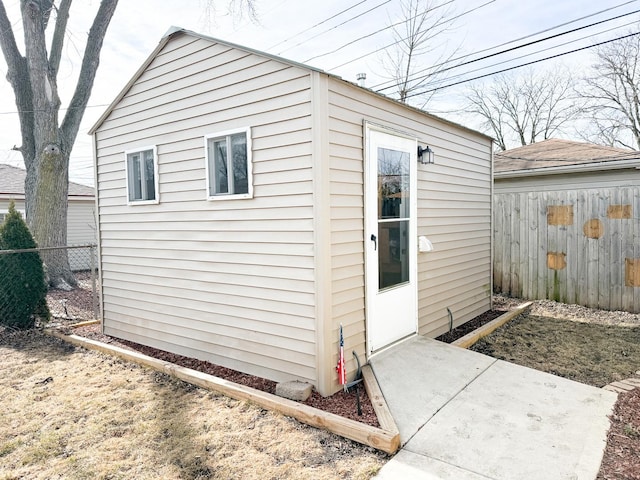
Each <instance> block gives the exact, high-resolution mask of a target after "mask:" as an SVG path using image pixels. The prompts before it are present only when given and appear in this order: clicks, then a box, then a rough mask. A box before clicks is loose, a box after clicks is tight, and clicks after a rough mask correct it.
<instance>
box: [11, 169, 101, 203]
mask: <svg viewBox="0 0 640 480" xmlns="http://www.w3.org/2000/svg"><path fill="white" fill-rule="evenodd" d="M26 176H27V172H26V170H24V169H22V168H18V167H14V166H11V165H6V164H0V195H24V179H25V177H26ZM69 196H70V197H71V196H74V197H94V196H95V191H94V189H93V188H92V187H88V186H86V185H81V184H79V183H74V182H69Z"/></svg>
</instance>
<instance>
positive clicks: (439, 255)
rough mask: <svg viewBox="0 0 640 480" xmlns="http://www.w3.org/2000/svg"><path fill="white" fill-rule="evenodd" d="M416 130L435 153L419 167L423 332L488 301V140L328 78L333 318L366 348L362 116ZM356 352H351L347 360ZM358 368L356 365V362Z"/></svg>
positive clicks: (351, 341)
mask: <svg viewBox="0 0 640 480" xmlns="http://www.w3.org/2000/svg"><path fill="white" fill-rule="evenodd" d="M364 120H366V121H370V122H373V123H377V124H380V125H384V126H386V127H390V128H394V129H396V130H399V131H402V132H406V133H409V134H412V135H415V136H416V137H417V138H418V143H419V144H420V145H423V146H424V145H429V146H430V147H431V148H432V149H433V150H434V152H435V164H434V165H424V166H423V165H419V166H418V190H419V191H418V235H426V236H427V237H428V238H429V239H430V240H431V241H432V243H433V245H434V251H433V252H430V253H423V254H419V257H418V262H419V263H418V281H419V286H418V288H419V292H418V296H419V299H418V308H419V312H418V315H419V333H420V334H424V335H428V336H432V337H435V336H437V335H439V334H441V333H443V332H444V331H446V330H447V329H448V324H449V319H448V315H447V307H449V308H450V309H451V311H452V312H453V314H454V318H455V325H459V324H461V323H464V322H466V321H468V320H470V319H471V318H473V317H475V316H477V315H479V314H480V313H483V312H484V311H486V310H488V309H489V308H490V300H491V286H490V283H491V228H490V225H491V148H492V147H491V140H490V139H488V138H487V137H484V136H481V135H479V134H474V133H473V132H470V131H468V130H466V129H462V128H460V127H457V126H455V125H452V124H449V123H447V122H444V121H441V120H439V119H436V118H433V117H428V116H425V115H423V114H421V113H420V112H418V111H415V110H412V109H407V108H405V107H404V106H402V105H400V104H397V103H396V102H393V101H391V100H386V99H383V98H381V97H379V96H377V95H373V94H371V93H368V92H367V91H365V90H362V89H359V88H357V87H355V86H353V85H350V84H348V83H346V82H343V81H340V80H337V79H331V82H330V84H329V132H330V162H331V195H332V201H331V222H332V280H333V312H334V316H333V318H334V322H336V323H343V325H344V326H345V336H347V337H348V338H346V339H345V343H348V345H349V351H350V350H351V349H355V350H356V351H357V352H358V353H359V354H360V355H364V352H365V330H364V324H365V311H364V309H365V300H364V278H365V277H364V251H363V248H364V205H363V191H364V189H363V179H364V170H363V169H364V165H363V121H364ZM349 360H351V359H349ZM351 367H352V368H353V364H351Z"/></svg>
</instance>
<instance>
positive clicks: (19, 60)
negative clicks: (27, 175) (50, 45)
mask: <svg viewBox="0 0 640 480" xmlns="http://www.w3.org/2000/svg"><path fill="white" fill-rule="evenodd" d="M0 47H1V48H2V53H3V55H4V59H5V61H6V63H7V80H8V81H9V83H10V84H11V87H12V88H13V91H14V94H15V101H16V107H17V109H18V118H19V119H20V134H21V137H22V146H21V147H19V148H20V151H22V154H23V159H24V162H25V167H26V168H27V171H29V170H30V169H31V167H32V163H33V162H32V161H33V158H34V156H35V151H34V148H33V145H34V143H33V103H32V99H31V85H30V82H29V75H28V69H27V60H26V58H24V57H23V56H22V54H21V53H20V50H18V46H17V44H16V40H15V36H14V34H13V29H12V28H11V22H10V21H9V18H8V16H7V11H6V10H5V8H4V2H1V1H0Z"/></svg>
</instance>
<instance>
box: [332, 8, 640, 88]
mask: <svg viewBox="0 0 640 480" xmlns="http://www.w3.org/2000/svg"><path fill="white" fill-rule="evenodd" d="M636 1H637V0H631V1H628V2H625V3H621V4H619V5H616V6H614V7H610V8H607V9H604V10H600V11H598V12H595V13H591V14H589V15H585V16H583V17H580V18H576V19H574V20H570V21H568V22H564V23H561V24H558V25H555V26H553V27H549V28H546V29H544V30H540V31H538V32H536V33H532V34H530V35H526V36H524V37H521V38H518V39H515V40H511V41H509V42H504V43H501V44H499V45H494V46H493V47H489V48H485V49H484V50H480V51H477V52H473V53H469V54H467V55H463V56H461V57H457V58H452V59H450V60H447V61H445V62H442V63H440V64H438V65H432V66H430V67H427V68H424V69H422V70H419V71H417V72H414V73H412V74H411V75H410V77H414V78H411V80H413V79H415V77H417V76H418V75H419V74H421V73H424V72H426V71H428V70H432V69H434V68H438V67H441V66H443V65H446V64H448V63H452V62H456V61H458V60H463V59H465V58H468V57H471V56H473V55H478V54H480V53H484V52H488V51H491V50H494V49H496V48H500V47H504V46H505V45H509V44H512V43H515V42H519V41H521V40H526V39H527V38H531V37H535V36H537V35H540V34H542V33H546V32H549V31H551V30H555V29H557V28H560V27H564V26H566V25H569V24H571V23H575V22H579V21H581V20H584V19H586V18H590V17H593V16H596V15H600V14H601V13H606V12H608V11H610V10H613V9H616V8H619V7H622V6H625V5H628V4H629V3H634V2H636ZM638 11H639V10H636V11H635V12H631V13H627V14H624V15H619V16H617V17H613V18H610V19H607V20H603V21H600V22H595V23H592V24H590V25H587V26H585V27H580V28H577V29H574V30H569V31H567V32H564V33H560V34H557V35H554V36H550V37H546V38H544V39H540V40H539V41H544V40H549V39H551V38H555V37H556V36H560V35H565V34H567V33H571V32H575V31H578V30H580V29H582V28H587V27H591V26H594V25H598V24H599V23H604V22H608V21H611V20H614V19H618V18H621V17H623V16H625V15H631V14H633V13H637V12H638ZM534 43H536V42H529V43H526V44H524V45H521V46H519V47H513V48H510V49H507V50H503V51H501V52H498V53H495V54H491V55H487V56H484V57H481V58H477V59H475V60H472V61H469V62H465V63H462V64H458V65H456V66H462V65H467V64H469V63H472V62H474V61H480V60H484V59H487V58H490V57H492V56H495V55H499V54H501V53H506V52H509V51H512V50H516V49H517V48H522V47H526V46H529V45H533V44H534ZM341 66H342V65H341ZM336 68H337V67H336ZM440 71H443V70H440ZM428 76H429V74H427V75H425V77H428ZM392 83H394V80H390V81H386V82H382V83H379V84H377V85H374V86H372V87H370V88H371V89H372V90H373V89H376V88H378V87H381V86H383V85H387V84H392ZM394 86H395V85H389V86H388V87H385V88H380V89H379V90H376V91H378V92H381V91H383V90H387V89H388V88H393V87H394Z"/></svg>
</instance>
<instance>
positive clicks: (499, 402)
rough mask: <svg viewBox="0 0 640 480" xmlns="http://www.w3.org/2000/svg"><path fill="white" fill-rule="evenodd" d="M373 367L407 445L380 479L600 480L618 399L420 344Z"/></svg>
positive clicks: (428, 343) (449, 349) (406, 347)
mask: <svg viewBox="0 0 640 480" xmlns="http://www.w3.org/2000/svg"><path fill="white" fill-rule="evenodd" d="M371 366H372V368H373V371H374V373H375V375H376V378H377V379H378V383H379V385H380V388H381V390H382V393H383V395H384V396H385V399H386V400H387V403H388V404H389V409H390V410H391V413H392V415H393V417H394V419H396V423H397V424H398V428H399V429H400V431H401V438H402V439H403V444H404V447H403V450H402V451H401V452H400V453H399V454H398V455H396V456H395V457H394V458H393V459H392V460H391V461H389V462H388V463H387V465H385V466H384V467H383V468H382V470H381V471H380V474H379V475H378V477H377V478H381V479H387V478H403V479H404V478H406V479H430V478H460V479H470V480H477V479H495V480H507V479H515V478H526V479H527V480H536V479H540V480H543V479H544V480H554V479H573V480H575V479H579V480H583V479H584V480H587V479H589V480H593V479H595V477H596V475H597V472H598V469H599V466H600V462H601V460H602V454H603V450H604V447H605V442H606V433H607V430H608V428H609V420H608V418H607V416H608V415H609V414H610V413H611V411H612V408H613V404H614V403H615V401H616V398H617V395H616V394H615V393H613V392H608V391H606V390H603V389H599V388H594V387H591V386H588V385H584V384H581V383H577V382H573V381H570V380H567V379H563V378H560V377H556V376H554V375H550V374H547V373H544V372H540V371H537V370H532V369H529V368H525V367H521V366H518V365H514V364H510V363H507V362H503V361H497V360H495V359H493V358H490V357H486V356H484V355H481V354H478V353H475V352H469V351H467V350H463V349H460V348H458V347H453V346H451V345H446V344H443V343H440V342H436V341H434V340H429V339H424V338H419V337H418V338H415V339H411V340H409V341H407V342H405V343H403V344H400V345H398V346H395V347H393V348H392V349H390V350H389V351H387V352H384V353H383V354H380V355H379V356H375V357H373V358H372V359H371ZM392 369H396V370H395V373H394V374H392V372H391V370H392ZM378 372H380V376H378ZM421 422H422V423H421ZM420 423H421V424H420ZM403 431H404V436H403Z"/></svg>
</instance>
